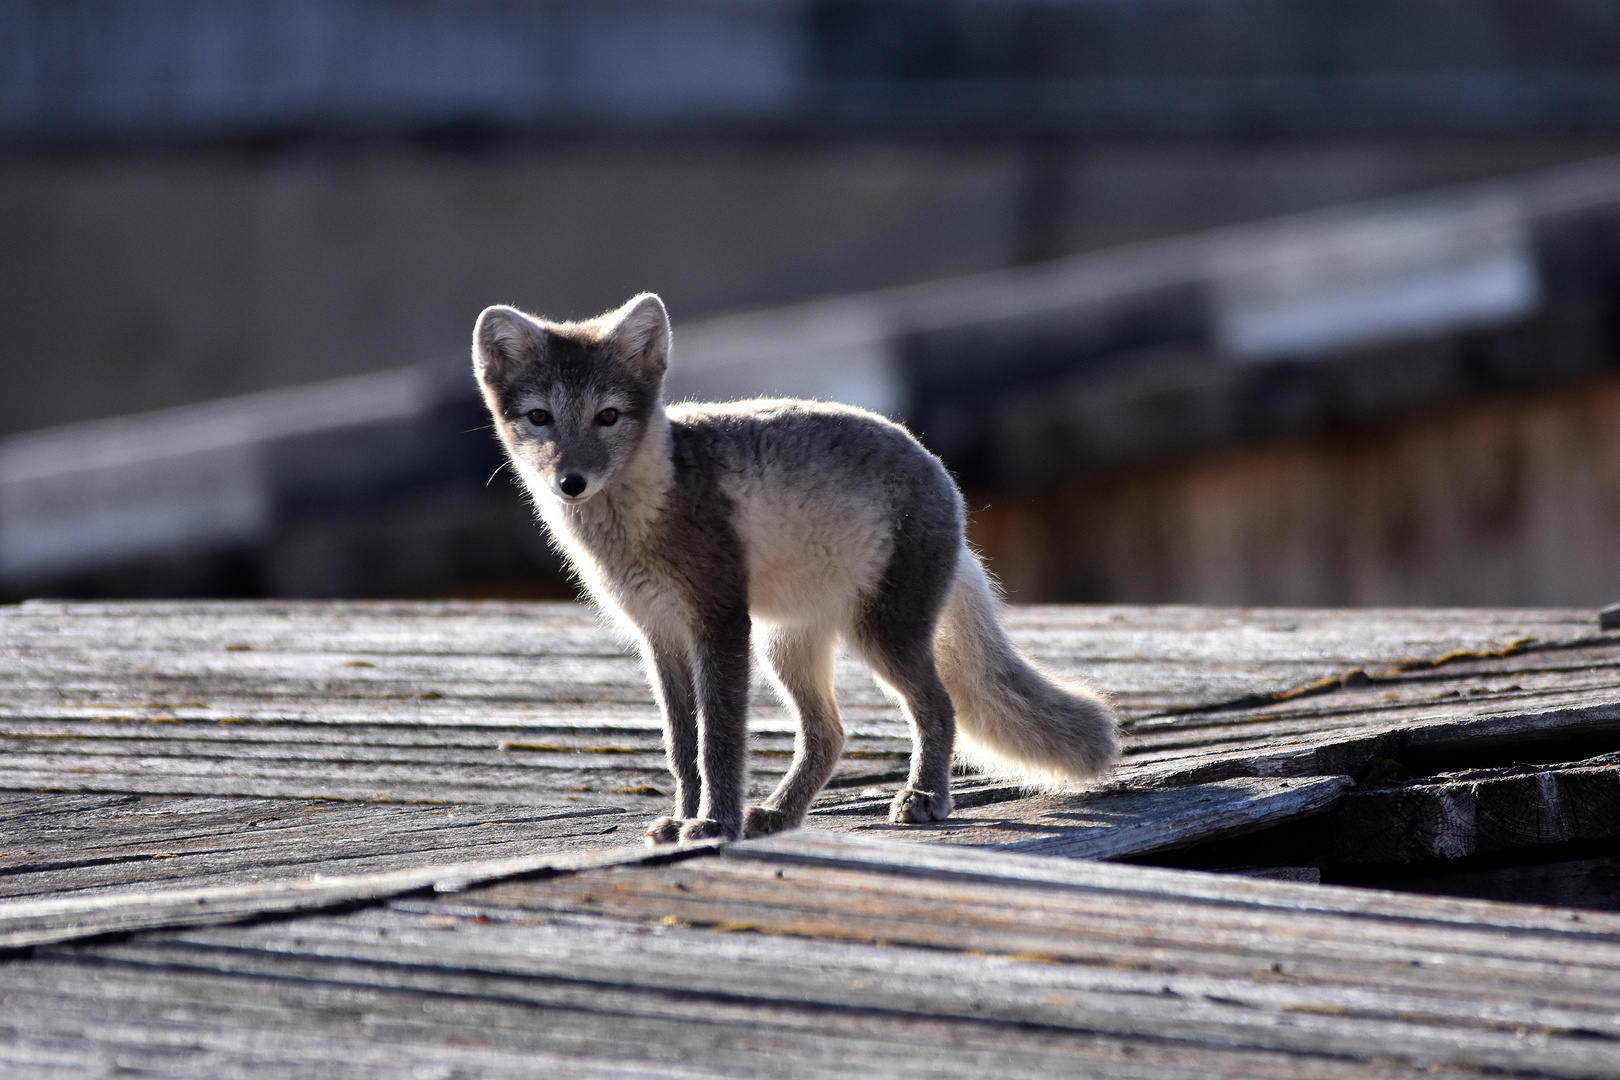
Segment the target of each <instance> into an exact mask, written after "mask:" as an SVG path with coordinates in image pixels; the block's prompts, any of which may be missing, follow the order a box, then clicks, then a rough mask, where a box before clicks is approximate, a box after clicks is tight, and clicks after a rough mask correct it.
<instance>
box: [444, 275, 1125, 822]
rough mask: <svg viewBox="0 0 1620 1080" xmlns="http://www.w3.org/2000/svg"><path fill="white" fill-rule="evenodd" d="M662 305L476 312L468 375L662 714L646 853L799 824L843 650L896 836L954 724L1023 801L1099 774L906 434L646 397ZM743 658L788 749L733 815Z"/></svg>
mask: <svg viewBox="0 0 1620 1080" xmlns="http://www.w3.org/2000/svg"><path fill="white" fill-rule="evenodd" d="M669 337H670V335H669V325H668V319H667V316H666V315H665V312H664V307H663V304H662V303H661V302H660V301H659V300H658V298H657V297H655V296H652V295H651V294H643V295H641V296H638V297H635V298H633V299H632V300H631V301H630V302H628V303H627V304H625V305H624V306H623V307H621V308H619V309H618V310H616V311H612V312H609V313H607V314H605V315H603V316H600V317H599V318H596V319H592V320H589V321H587V322H581V323H554V322H546V321H544V320H540V319H536V318H533V317H532V316H528V315H525V314H523V313H522V312H519V311H516V310H515V309H512V308H507V307H492V308H489V309H487V310H485V311H484V313H483V314H482V315H480V316H479V319H478V324H477V326H476V328H475V329H474V332H473V358H474V371H475V374H476V375H477V377H478V381H479V385H480V387H481V388H482V390H483V393H484V398H485V401H486V402H487V404H488V405H489V408H490V412H491V415H493V416H494V418H495V421H496V428H497V430H498V431H499V433H500V436H501V439H502V441H503V442H504V443H505V445H506V448H507V451H508V453H509V454H510V455H511V459H512V462H513V465H514V467H515V468H516V470H517V472H518V474H519V476H520V477H522V479H523V481H524V483H525V484H526V485H527V486H528V488H529V490H530V492H531V494H532V495H533V497H534V499H535V503H536V506H537V508H538V509H539V510H540V513H541V516H542V517H543V518H544V519H545V521H546V523H547V525H548V527H549V529H550V532H551V536H552V539H553V541H554V542H556V543H557V544H558V545H559V546H560V547H561V548H562V549H563V551H564V552H565V553H566V555H567V556H568V558H569V559H570V561H571V563H572V565H573V566H574V568H575V569H576V571H577V572H578V573H579V575H580V577H581V579H582V580H583V581H584V583H585V585H586V587H587V588H588V589H589V591H590V592H591V594H592V595H593V596H594V597H595V598H596V599H597V601H598V602H599V603H600V604H601V605H602V606H603V607H604V609H606V610H607V611H608V612H610V613H612V614H614V615H616V616H617V617H618V618H619V619H620V620H621V621H622V622H623V623H624V624H625V625H626V626H627V627H628V628H629V629H630V630H631V631H632V632H633V633H634V634H635V636H636V638H637V640H638V643H639V645H640V648H641V654H642V657H643V660H644V662H645V664H646V666H647V670H648V675H649V678H650V679H651V681H652V684H653V687H654V690H655V693H656V694H657V696H658V701H659V704H660V706H661V708H662V710H663V715H664V735H665V749H666V752H667V754H668V758H669V766H670V772H671V774H672V775H673V777H674V780H675V807H674V813H673V815H672V816H670V817H667V818H660V819H658V820H657V821H655V822H653V823H652V824H651V825H650V826H649V828H648V830H647V838H648V841H649V842H653V843H660V842H669V841H672V840H678V839H684V840H692V839H700V838H706V837H713V836H723V837H733V838H734V837H737V836H740V835H743V834H744V833H745V832H746V834H747V835H761V834H764V833H769V832H776V831H779V830H781V829H786V828H792V827H794V826H797V825H799V824H800V823H802V822H803V820H804V816H805V814H806V813H807V812H808V810H809V808H810V804H811V802H812V800H814V798H815V797H816V795H817V793H819V792H820V790H821V788H822V787H823V786H824V785H825V784H826V782H827V779H828V777H829V776H831V774H832V771H833V768H834V766H836V764H837V762H838V756H839V754H840V752H841V750H842V747H843V730H842V725H841V723H840V720H839V716H838V707H837V703H836V701H835V700H834V695H833V679H832V658H833V650H834V648H835V647H836V645H837V642H838V640H839V639H840V638H842V639H843V640H845V641H846V642H848V643H849V644H850V645H851V646H852V647H853V648H854V649H855V650H856V651H857V652H858V653H859V654H860V656H861V657H862V658H863V659H864V660H865V661H866V662H867V663H868V665H870V667H871V668H872V670H873V672H874V674H876V675H877V677H878V679H879V680H880V681H881V682H882V683H883V684H884V685H885V686H886V687H887V688H888V689H889V690H891V691H892V692H893V693H894V694H895V696H896V697H897V698H898V700H899V701H900V703H901V706H902V708H903V710H904V712H905V714H906V717H907V719H908V720H909V722H910V723H911V726H912V731H913V735H914V748H913V754H912V763H911V772H910V776H909V778H908V780H907V784H906V787H905V788H904V789H903V790H902V791H901V792H900V793H899V794H898V795H897V796H896V797H895V800H894V804H893V807H892V809H891V817H892V818H893V820H895V821H896V822H901V823H915V822H924V821H937V820H940V819H942V818H944V817H945V816H946V815H947V814H948V813H949V812H950V808H951V801H950V767H951V758H952V753H953V749H954V747H955V735H956V727H957V722H958V719H960V722H961V727H962V731H963V734H964V735H965V736H966V737H967V741H968V743H969V745H970V747H972V748H975V749H976V750H977V751H978V752H979V753H980V754H981V756H988V757H989V758H990V759H991V760H992V761H993V762H997V763H999V764H1000V765H1001V766H1003V769H1004V771H1005V770H1011V771H1012V772H1013V773H1014V774H1015V775H1019V776H1021V777H1024V778H1026V779H1034V780H1036V781H1037V782H1039V783H1043V784H1046V783H1051V782H1054V781H1057V780H1065V781H1066V780H1079V779H1085V778H1088V777H1090V776H1094V775H1096V774H1097V773H1099V772H1101V771H1103V770H1105V769H1106V768H1108V766H1109V765H1110V764H1111V762H1112V760H1113V757H1114V753H1115V741H1114V718H1113V713H1112V710H1111V709H1110V707H1109V706H1108V704H1107V703H1106V701H1104V700H1103V699H1102V698H1101V697H1100V696H1098V695H1097V694H1095V693H1094V692H1092V691H1090V690H1088V689H1085V688H1083V687H1072V688H1069V689H1063V688H1060V687H1058V686H1057V685H1055V684H1054V683H1053V682H1051V681H1050V680H1049V679H1048V678H1046V677H1045V676H1044V675H1042V674H1040V673H1039V672H1037V671H1036V670H1035V669H1034V668H1033V667H1031V666H1030V664H1029V663H1028V662H1027V661H1026V660H1025V659H1024V658H1022V657H1021V656H1019V655H1018V653H1017V652H1016V651H1015V650H1014V649H1013V647H1012V645H1011V644H1010V643H1009V642H1008V641H1007V638H1006V635H1005V633H1004V632H1003V630H1002V629H1001V626H1000V623H999V621H998V617H997V610H998V602H997V600H996V598H995V595H994V592H993V590H992V587H991V586H990V584H989V581H988V579H987V578H986V577H985V574H984V571H983V569H982V567H980V565H979V562H978V559H977V557H976V556H974V555H973V554H972V552H971V551H969V550H968V548H967V547H966V546H965V544H964V541H963V512H962V500H961V496H960V495H959V494H958V492H957V490H956V486H955V484H954V483H953V482H952V481H951V479H950V477H949V475H948V474H947V473H946V472H945V469H944V467H943V466H942V465H941V464H940V463H939V461H938V460H937V459H936V458H934V457H933V455H931V454H929V453H928V452H927V451H926V450H924V449H923V448H922V447H921V446H920V445H919V444H918V443H917V442H916V440H914V439H913V438H912V437H911V436H910V435H909V434H908V433H907V432H906V431H905V430H904V429H903V428H901V427H899V426H898V425H896V424H893V423H890V422H889V421H887V420H884V419H883V418H881V417H878V416H875V415H873V414H871V413H867V412H864V411H862V410H860V409H854V408H850V407H848V406H842V405H831V404H823V403H819V402H804V401H751V402H737V403H732V404H727V405H681V406H675V407H672V408H669V409H666V408H665V407H664V405H663V403H662V400H661V392H662V383H663V376H664V371H665V367H666V365H667V361H668V353H669ZM753 651H757V652H758V654H759V656H760V658H761V659H762V660H763V661H764V663H765V664H766V666H767V669H768V670H769V672H770V674H771V677H772V680H773V682H774V683H775V685H776V687H777V689H778V691H779V693H780V694H781V696H782V698H783V700H784V702H786V703H787V704H788V706H789V707H790V708H791V709H793V711H794V713H795V714H796V716H797V719H798V723H799V734H798V739H797V743H796V747H795V754H794V759H793V764H792V765H791V767H790V768H789V770H788V773H787V775H786V776H785V777H784V778H783V780H782V782H781V783H780V784H779V785H778V786H777V788H776V790H775V791H774V792H772V793H771V795H770V796H769V797H768V798H767V799H766V800H765V801H764V802H763V804H761V805H760V806H757V807H752V808H748V807H745V806H744V804H743V793H744V791H745V789H746V765H747V746H746V744H747V715H746V706H747V688H748V674H749V663H750V654H751V652H753Z"/></svg>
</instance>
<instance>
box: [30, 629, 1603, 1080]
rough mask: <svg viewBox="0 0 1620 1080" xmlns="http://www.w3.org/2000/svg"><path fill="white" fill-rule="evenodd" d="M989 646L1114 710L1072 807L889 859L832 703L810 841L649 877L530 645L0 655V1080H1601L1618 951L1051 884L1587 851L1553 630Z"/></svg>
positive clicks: (580, 670)
mask: <svg viewBox="0 0 1620 1080" xmlns="http://www.w3.org/2000/svg"><path fill="white" fill-rule="evenodd" d="M1012 627H1013V631H1014V636H1015V638H1016V639H1017V640H1018V641H1019V642H1020V644H1021V645H1023V646H1024V647H1025V648H1026V649H1027V650H1028V651H1030V652H1032V653H1033V654H1035V655H1036V656H1037V657H1038V658H1039V659H1041V660H1042V661H1043V662H1044V663H1045V664H1046V665H1047V666H1049V667H1051V668H1053V669H1055V670H1057V671H1060V672H1073V673H1076V674H1085V675H1087V676H1088V677H1090V678H1092V679H1093V680H1094V681H1095V682H1097V683H1098V684H1099V685H1101V686H1102V687H1103V688H1105V689H1107V690H1108V691H1110V692H1112V693H1114V694H1115V695H1116V696H1117V698H1118V699H1119V701H1120V703H1121V706H1122V708H1123V710H1124V712H1125V714H1126V716H1127V717H1128V719H1127V732H1126V756H1125V760H1124V762H1123V763H1122V765H1121V767H1120V769H1119V770H1118V773H1117V775H1116V776H1115V777H1114V778H1113V779H1112V780H1111V781H1109V782H1108V783H1107V784H1104V785H1101V786H1099V787H1098V788H1097V789H1095V790H1093V791H1090V792H1086V793H1081V794H1077V795H1061V796H1059V795H1045V796H1035V797H1030V796H1028V795H1027V794H1026V793H1024V792H1021V791H1018V790H1016V789H1014V788H1011V787H1009V786H1007V785H1001V784H996V783H993V782H989V781H985V780H982V779H979V778H975V777H971V776H964V777H962V778H961V779H960V784H959V786H958V806H959V809H958V811H957V813H956V814H955V815H954V816H953V818H952V819H951V820H950V821H948V822H945V823H942V824H940V825H939V826H934V827H925V828H896V827H893V826H890V825H888V824H886V822H885V821H884V818H883V808H884V806H885V805H886V802H887V796H888V793H889V792H891V791H892V790H893V788H894V787H895V785H896V783H897V781H898V780H899V779H900V777H901V775H902V771H903V768H904V762H905V755H906V752H907V748H908V740H907V737H906V733H905V730H904V727H903V725H902V724H901V722H900V721H899V718H898V715H897V713H896V712H895V710H894V709H893V707H892V706H890V705H889V704H888V703H887V702H885V701H884V700H883V699H882V697H881V696H880V695H879V693H878V692H877V689H876V687H875V686H874V685H873V683H872V682H871V680H870V679H869V678H868V677H867V676H866V675H865V674H864V672H862V671H861V670H860V669H859V668H858V667H856V666H854V665H851V664H846V663H841V664H840V667H839V692H840V700H841V702H842V704H843V705H844V708H845V713H846V719H847V726H848V728H849V731H850V735H851V738H850V742H849V752H848V753H847V754H846V758H845V760H844V762H843V764H842V765H841V767H840V770H839V773H838V775H837V777H836V778H835V780H834V784H833V786H832V787H830V788H829V790H828V792H827V793H826V794H825V795H824V796H823V797H822V799H821V800H820V801H819V802H818V804H817V808H816V810H815V812H814V814H813V819H812V825H813V828H812V829H811V830H804V831H800V832H797V833H793V834H788V835H785V836H782V837H778V838H772V839H771V840H769V841H761V842H750V843H746V844H741V845H732V846H729V847H702V848H696V849H691V850H685V851H680V852H659V853H649V852H647V851H645V849H641V848H639V847H634V846H631V845H635V844H637V843H639V837H640V831H641V826H642V824H643V822H644V820H645V818H647V817H650V816H652V815H654V814H656V813H658V812H662V811H663V809H664V802H665V796H664V795H663V794H662V792H663V791H664V790H666V788H667V781H666V780H665V776H664V772H663V765H662V757H661V754H660V752H659V749H658V734H657V728H658V722H657V715H656V711H655V710H654V708H653V704H652V700H651V697H650V694H649V692H648V690H647V687H646V683H645V681H644V679H643V677H642V674H641V672H640V669H639V667H638V665H637V664H636V663H635V661H634V660H633V659H632V658H630V657H629V656H628V655H627V654H626V653H625V652H624V650H623V649H622V648H621V647H620V645H619V643H618V642H617V641H616V640H615V639H614V637H613V636H612V635H611V634H610V633H608V632H607V631H606V630H604V629H603V628H602V627H601V626H600V625H599V624H598V623H597V622H596V620H595V619H594V618H593V617H592V616H591V615H590V614H589V613H587V612H585V611H583V610H582V609H579V608H577V607H573V606H570V605H546V604H505V603H476V604H472V603H466V604H463V603H421V604H414V603H412V604H408V603H375V604H360V603H354V604H315V603H241V604H236V603H175V604H110V603H108V604H103V603H97V604H57V603H30V604H26V605H22V606H20V607H15V608H4V609H0V650H3V652H0V655H3V656H4V658H5V659H4V661H3V663H0V739H3V740H4V742H3V743H0V745H3V746H4V747H5V749H4V751H3V752H0V896H3V897H7V898H9V899H5V900H0V947H3V948H5V949H7V950H9V952H8V954H7V957H8V958H7V959H5V960H4V961H0V963H3V968H0V970H3V971H4V972H5V978H4V979H0V1073H3V1074H4V1075H6V1076H13V1075H15V1076H24V1077H26V1076H35V1075H39V1076H46V1075H52V1076H54V1075H82V1074H88V1075H102V1074H110V1073H112V1072H114V1071H116V1070H125V1071H135V1072H139V1071H142V1070H146V1071H153V1072H157V1073H159V1074H163V1075H184V1076H208V1077H227V1076H236V1075H243V1076H247V1075H252V1076H254V1077H261V1076H282V1075H286V1076H309V1075H343V1076H345V1077H349V1076H356V1077H363V1076H378V1077H383V1076H388V1077H396V1076H407V1075H424V1076H425V1075H432V1076H445V1077H451V1076H462V1075H467V1076H471V1075H478V1076H499V1075H507V1074H512V1075H538V1074H546V1075H559V1076H567V1075H581V1076H596V1075H650V1076H684V1075H691V1076H744V1075H746V1076H755V1075H758V1076H770V1075H782V1076H849V1075H859V1074H864V1075H872V1076H909V1075H913V1074H917V1075H925V1074H926V1075H943V1076H954V1075H961V1076H978V1075H985V1074H986V1073H988V1072H995V1073H997V1074H998V1075H1007V1076H1025V1075H1027V1076H1050V1075H1070V1074H1083V1075H1109V1076H1112V1075H1119V1076H1166V1075H1171V1076H1179V1075H1187V1076H1194V1075H1197V1076H1202V1075H1220V1076H1267V1075H1308V1076H1379V1075H1394V1074H1408V1073H1411V1072H1413V1071H1422V1070H1429V1071H1432V1072H1435V1073H1438V1074H1441V1075H1465V1074H1466V1075H1477V1074H1478V1072H1479V1071H1480V1070H1497V1071H1507V1072H1523V1073H1529V1074H1537V1075H1557V1076H1595V1075H1620V1012H1616V1009H1615V1005H1614V1002H1615V1001H1620V915H1611V914H1606V913H1601V912H1597V911H1592V910H1581V911H1576V910H1572V909H1554V908H1535V907H1526V906H1519V905H1510V904H1492V903H1484V902H1479V901H1468V900H1460V899H1451V898H1441V897H1433V896H1420V895H1410V894H1397V893H1390V892H1383V891H1378V890H1369V889H1351V888H1343V887H1336V886H1323V885H1309V884H1298V883H1294V882H1285V881H1259V880H1252V879H1247V878H1244V877H1242V876H1236V875H1233V874H1209V873H1198V872H1192V871H1186V870H1170V869H1161V868H1158V867H1150V866H1127V865H1120V864H1117V863H1107V862H1093V861H1086V860H1092V859H1121V858H1132V859H1138V860H1140V859H1144V858H1151V859H1159V860H1160V861H1166V860H1168V861H1174V860H1175V859H1177V858H1182V857H1190V856H1187V855H1186V853H1188V852H1191V853H1194V854H1196V853H1197V852H1200V851H1203V852H1215V853H1219V852H1221V851H1223V850H1226V849H1224V848H1222V846H1221V845H1228V846H1229V847H1230V845H1237V844H1242V843H1244V842H1245V838H1246V837H1247V838H1253V837H1256V836H1258V837H1262V838H1267V839H1266V840H1265V843H1266V844H1268V845H1269V844H1273V843H1275V845H1277V849H1278V851H1282V850H1283V849H1284V848H1287V847H1288V845H1289V844H1293V845H1294V847H1295V848H1299V847H1302V846H1303V847H1308V848H1310V849H1311V850H1310V851H1306V852H1304V853H1303V854H1301V853H1299V852H1296V851H1293V850H1289V851H1287V852H1285V853H1284V862H1291V863H1293V864H1297V865H1298V866H1309V865H1314V866H1328V865H1331V866H1350V865H1353V864H1354V860H1355V858H1356V857H1357V853H1363V855H1364V856H1365V860H1364V861H1368V862H1372V863H1379V862H1382V863H1399V862H1411V863H1424V860H1430V861H1432V860H1435V859H1463V860H1464V861H1465V862H1466V860H1467V859H1468V858H1472V857H1475V856H1477V855H1484V854H1488V853H1490V852H1493V851H1501V850H1515V851H1518V850H1528V849H1532V848H1534V847H1536V846H1537V845H1565V846H1566V847H1568V846H1570V845H1575V847H1572V848H1570V850H1572V851H1575V850H1576V848H1579V851H1578V852H1577V853H1584V854H1586V855H1591V854H1592V852H1593V851H1594V850H1596V849H1594V848H1592V845H1594V844H1596V845H1599V847H1601V846H1602V845H1604V844H1609V845H1613V844H1614V843H1615V842H1616V841H1620V768H1616V764H1617V762H1616V760H1615V759H1614V752H1615V751H1616V750H1620V633H1615V632H1612V631H1611V632H1605V631H1603V630H1601V629H1600V628H1599V625H1598V622H1597V619H1596V616H1595V614H1594V613H1592V612H1577V611H1513V612H1502V611H1437V610H1424V611H1364V612H1343V611H1297V610H1245V611H1232V610H1210V609H1196V608H1154V609H1144V608H1117V607H1114V608H1060V607H1052V608H1028V609H1019V610H1017V611H1015V612H1014V613H1013V616H1012ZM755 729H756V730H755V744H754V759H753V767H754V776H755V782H756V784H758V785H759V786H761V787H763V786H767V785H769V784H771V783H774V781H775V779H776V777H777V776H779V775H780V773H781V771H782V770H783V769H784V767H785V764H786V760H787V755H788V752H789V749H790V746H791V727H790V723H789V721H788V718H787V717H786V715H785V714H784V713H783V712H782V710H781V709H780V708H778V707H777V706H775V705H774V704H773V703H771V702H770V701H769V697H768V695H767V694H765V693H764V691H763V690H761V693H760V695H758V701H757V708H756V710H755ZM1312 829H1315V830H1317V831H1316V832H1311V831H1310V830H1312ZM1256 830H1263V831H1260V832H1257V831H1256ZM1289 830H1294V831H1292V832H1290V831H1289ZM1358 830H1359V832H1358ZM1270 838H1275V841H1273V840H1272V839H1270ZM1582 844H1584V845H1587V846H1586V847H1584V848H1581V847H1579V845H1582ZM942 845H944V846H942ZM1380 845H1382V846H1380ZM970 848H977V849H979V850H969V849H970ZM1233 850H1235V849H1233ZM1560 850H1562V849H1560ZM1603 850H1607V849H1606V848H1605V849H1603ZM1318 855H1319V856H1321V857H1320V858H1317V859H1316V862H1315V863H1314V864H1313V863H1311V862H1310V859H1312V858H1316V856H1318ZM1037 856H1041V857H1037ZM1053 856H1068V857H1067V858H1064V857H1053ZM1330 857H1331V858H1330ZM1210 858H1214V856H1213V855H1212V856H1210ZM1273 861H1274V862H1275V860H1273ZM1425 865H1427V864H1425ZM1277 869H1278V870H1279V871H1285V870H1287V869H1288V867H1286V866H1281V867H1278V868H1277ZM1260 872H1261V873H1266V872H1268V871H1267V870H1265V869H1262V870H1261V871H1260ZM1284 876H1286V874H1284ZM244 919H245V920H248V922H247V923H245V924H243V920H244ZM108 935H112V936H108Z"/></svg>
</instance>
